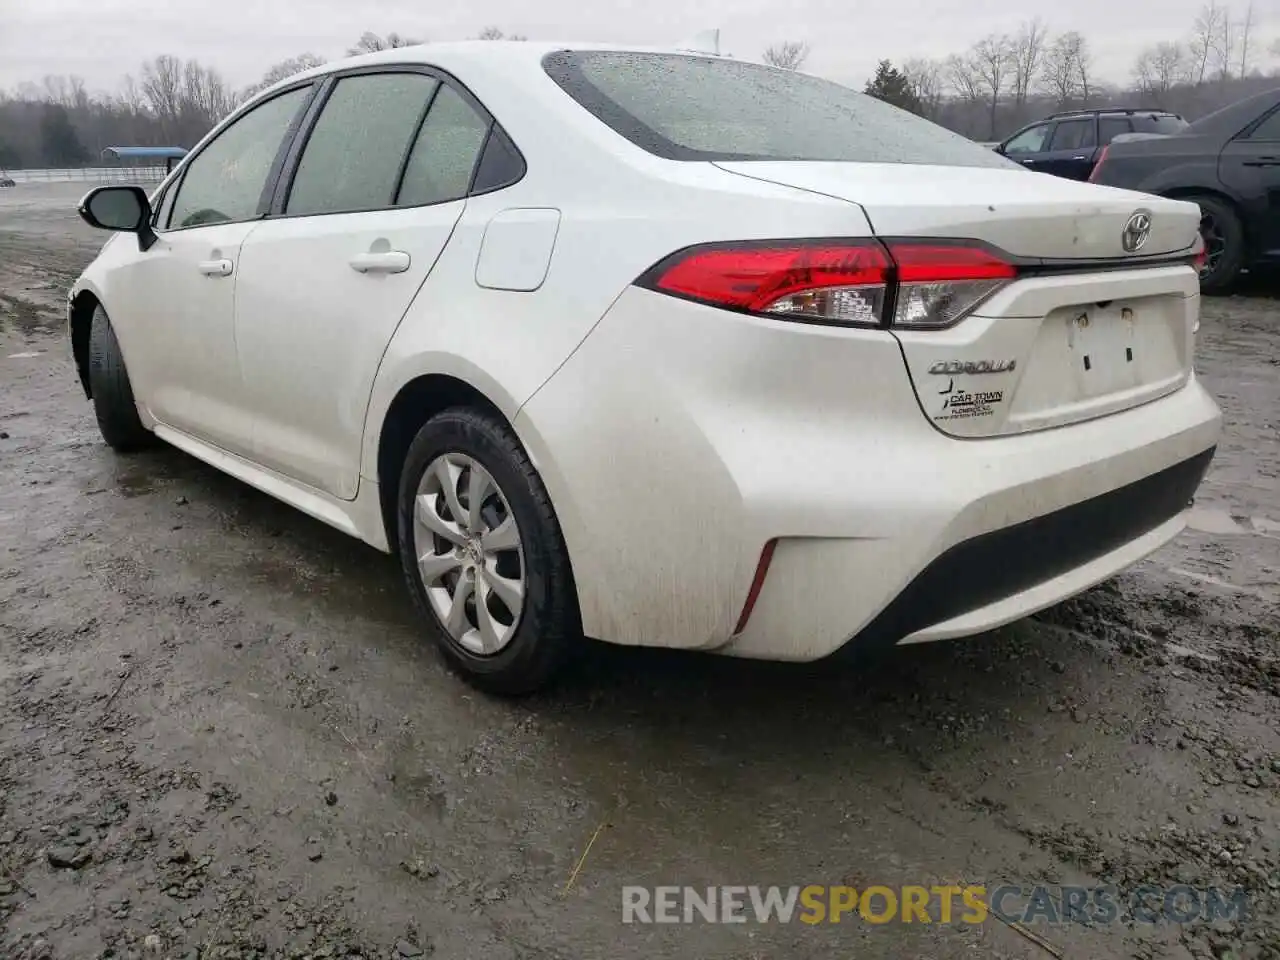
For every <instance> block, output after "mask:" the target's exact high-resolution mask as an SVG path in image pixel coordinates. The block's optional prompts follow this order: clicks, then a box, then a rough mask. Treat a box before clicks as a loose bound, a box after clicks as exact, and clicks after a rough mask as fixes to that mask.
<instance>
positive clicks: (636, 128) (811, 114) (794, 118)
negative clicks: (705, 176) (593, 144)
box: [543, 50, 1010, 168]
mask: <svg viewBox="0 0 1280 960" xmlns="http://www.w3.org/2000/svg"><path fill="white" fill-rule="evenodd" d="M543 68H544V69H545V70H546V72H547V74H548V75H549V76H550V77H551V78H552V79H553V80H554V81H555V82H556V83H557V84H558V85H559V86H560V88H561V89H562V90H564V91H565V93H567V94H568V95H569V96H570V97H572V98H573V99H574V100H575V101H577V103H578V104H579V105H580V106H582V107H583V108H584V109H586V110H587V111H588V112H589V113H591V114H592V115H593V116H594V117H595V118H596V119H597V120H600V121H602V122H603V123H605V124H607V125H608V126H609V127H610V128H611V129H612V130H613V131H614V132H615V133H618V134H620V135H621V136H623V137H625V138H626V139H628V140H630V141H631V142H632V143H633V144H635V145H636V146H638V147H641V148H642V149H644V150H647V151H649V152H650V153H653V154H656V155H657V156H660V157H665V158H666V159H669V160H828V161H853V162H864V163H920V164H945V165H948V166H961V167H1004V168H1008V167H1009V166H1010V162H1009V161H1008V160H1006V159H1005V158H1004V157H1002V156H1000V155H999V154H997V153H995V152H994V151H992V150H988V149H986V148H985V147H982V146H979V145H978V144H976V143H974V142H973V141H972V140H969V139H968V138H967V137H962V136H960V135H959V134H957V133H952V132H951V131H950V130H946V129H944V128H943V127H940V126H938V125H937V124H934V123H930V122H929V121H928V120H924V119H921V118H920V117H917V116H914V115H913V114H910V113H907V112H906V111H905V110H899V109H898V108H897V107H892V106H890V105H889V104H887V103H884V102H882V101H880V100H877V99H875V98H874V97H869V96H867V95H865V94H862V93H857V92H855V91H853V90H850V89H849V88H848V87H842V86H840V85H839V84H835V83H831V82H830V81H827V80H820V79H818V78H817V77H810V76H806V75H804V74H801V73H796V72H795V71H792V70H778V69H775V68H772V67H766V66H763V65H760V64H752V63H744V62H743V61H741V60H728V59H723V58H719V57H698V56H689V55H680V54H663V53H633V52H622V51H604V50H591V51H586V50H579V51H562V52H558V53H553V54H549V55H548V56H547V57H546V58H544V60H543Z"/></svg>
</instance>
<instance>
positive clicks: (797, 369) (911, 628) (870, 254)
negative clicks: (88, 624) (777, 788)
mask: <svg viewBox="0 0 1280 960" xmlns="http://www.w3.org/2000/svg"><path fill="white" fill-rule="evenodd" d="M80 209H81V214H82V216H83V217H84V218H85V219H86V220H87V221H88V222H89V223H91V224H94V225H95V226H99V227H102V228H104V229H107V230H114V231H117V233H116V235H115V236H114V237H112V238H111V239H110V240H109V241H108V242H107V244H106V245H105V246H104V248H103V250H102V252H101V254H100V255H99V256H98V258H97V259H96V260H95V261H94V262H93V263H92V264H91V265H90V266H89V268H88V269H87V270H86V271H85V272H84V275H83V276H82V277H81V278H80V279H79V280H78V281H77V282H76V283H75V285H74V287H73V288H72V289H71V291H70V300H69V325H70V338H71V344H72V348H73V352H74V355H75V359H76V363H77V366H78V369H79V373H80V378H81V381H82V382H83V384H84V389H85V392H86V394H87V395H88V396H89V397H90V398H91V399H92V402H93V405H94V409H95V411H96V413H97V418H98V422H99V424H100V425H101V429H102V434H103V436H104V438H105V439H106V441H107V443H109V444H110V445H111V446H112V447H114V448H116V449H117V450H120V451H128V450H133V449H136V448H138V447H141V446H142V445H144V444H145V443H146V442H148V441H150V440H151V439H152V438H153V437H158V438H159V439H161V440H163V441H165V442H167V443H169V444H172V445H174V446H176V447H179V448H180V449H182V450H185V451H187V452H188V453H190V454H192V455H194V456H196V457H198V458H200V459H202V460H205V461H207V462H208V463H210V464H213V465H214V466H216V467H217V468H219V469H220V470H224V471H226V472H227V473H229V474H231V475H233V476H235V477H238V478H240V479H241V480H243V481H245V482H247V483H250V484H252V485H254V486H256V487H258V488H260V489H262V490H264V491H266V492H267V493H269V494H271V495H272V496H274V497H277V498H279V499H280V500H282V501H284V502H285V503H287V504H290V505H292V506H294V507H296V508H298V509H300V510H302V511H305V512H306V513H308V514H311V515H312V516H314V517H317V518H319V519H320V520H322V521H324V522H326V523H328V524H331V525H333V526H334V527H337V528H338V529H340V530H344V531H346V532H347V533H349V534H350V535H352V536H353V537H357V538H359V539H361V540H363V541H365V542H366V543H368V544H371V545H372V546H374V547H376V548H378V549H379V550H383V551H388V552H395V553H397V554H398V555H399V557H400V558H401V560H402V563H403V568H404V574H405V577H406V579H407V582H408V587H409V592H410V593H411V594H412V596H413V599H414V600H415V601H416V602H417V605H418V606H419V607H420V609H421V613H422V617H423V620H424V623H425V626H426V630H427V632H429V633H430V634H431V635H432V636H433V637H434V639H435V640H436V641H437V642H438V644H439V647H440V649H441V650H442V651H443V652H444V654H445V656H446V658H447V660H448V661H449V662H450V663H451V664H452V665H453V666H454V667H455V668H457V669H459V670H460V671H461V672H462V673H463V674H464V675H465V676H466V677H468V678H469V679H470V680H471V681H473V682H475V683H477V684H478V685H480V686H482V687H484V688H486V689H490V690H494V691H499V692H506V693H520V692H526V691H529V690H532V689H534V688H536V687H538V686H539V685H541V684H542V683H544V682H545V681H547V680H548V679H549V678H550V677H551V676H552V674H553V673H554V672H555V670H556V668H557V667H558V666H559V665H561V664H562V663H563V662H564V660H565V657H566V655H567V654H568V653H569V652H570V651H571V650H572V649H573V647H574V645H575V644H576V643H577V642H578V641H580V640H581V638H582V637H583V636H584V635H585V636H587V637H593V638H598V639H602V640H607V641H611V642H614V643H620V644H633V645H654V646H664V647H679V648H685V649H692V650H704V651H715V652H717V653H722V654H728V655H732V656H740V657H758V658H768V659H776V660H815V659H818V658H822V657H826V656H828V655H831V654H833V653H835V652H836V651H839V650H841V649H842V648H850V649H855V648H856V649H866V648H874V647H878V646H884V645H893V644H899V643H916V642H921V641H928V640H940V639H944V638H951V637H959V636H965V635H970V634H975V633H979V632H981V631H984V630H988V629H990V628H993V627H996V626H999V625H1001V624H1004V623H1008V622H1010V621H1012V620H1015V619H1017V618H1019V617H1023V616H1025V615H1027V614H1029V613H1032V612H1034V611H1036V610H1039V609H1042V608H1044V607H1046V606H1049V605H1050V604H1053V603H1056V602H1058V601H1060V600H1062V599H1064V598H1066V597H1069V596H1071V595H1073V594H1075V593H1078V592H1079V591H1081V590H1084V589H1085V588H1087V587H1089V586H1091V585H1093V584H1095V583H1097V582H1099V581H1101V580H1103V579H1105V578H1107V577H1110V576H1112V575H1113V574H1115V573H1117V572H1118V571H1120V570H1122V569H1124V568H1125V567H1127V566H1129V565H1130V564H1132V563H1134V562H1135V561H1137V560H1138V559H1140V558H1141V557H1143V556H1145V555H1147V554H1149V553H1150V552H1151V551H1153V550H1155V549H1156V548H1157V547H1159V546H1160V545H1161V544H1163V543H1165V542H1166V541H1168V540H1169V539H1170V538H1172V537H1174V536H1175V535H1176V534H1177V533H1178V532H1179V531H1180V530H1181V529H1182V528H1183V526H1184V522H1185V509H1186V507H1187V506H1188V503H1189V502H1190V500H1191V498H1192V496H1193V494H1194V493H1195V491H1196V488H1197V486H1198V485H1199V483H1200V480H1201V478H1202V476H1203V475H1204V473H1205V470H1206V468H1207V467H1208V465H1209V462H1210V460H1211V459H1212V457H1213V452H1214V449H1215V445H1216V444H1217V441H1218V437H1219V431H1220V423H1221V415H1220V412H1219V410H1218V408H1217V406H1216V405H1215V403H1214V401H1213V400H1212V399H1211V398H1210V397H1209V396H1208V394H1206V392H1205V391H1204V389H1203V388H1202V387H1201V386H1200V385H1199V384H1198V383H1197V381H1196V378H1195V375H1194V373H1193V370H1192V354H1193V345H1194V339H1195V333H1196V330H1197V327H1198V314H1199V288H1198V282H1197V271H1196V262H1197V260H1198V258H1199V257H1200V255H1201V249H1202V244H1201V243H1200V241H1199V237H1198V232H1197V226H1198V222H1199V211H1198V208H1197V207H1196V206H1195V205H1194V204H1192V203H1186V202H1181V201H1177V200H1168V199H1163V198H1159V197H1154V196H1147V195H1143V194H1137V193H1131V192H1128V191H1122V190H1116V189H1110V188H1105V187H1099V186H1095V185H1091V184H1086V183H1076V182H1073V181H1069V180H1064V179H1058V178H1056V177H1051V176H1047V175H1044V174H1037V173H1031V172H1028V171H1026V170H1024V169H1022V168H1021V167H1019V166H1017V165H1015V164H1014V163H1012V162H1010V161H1008V160H1006V159H1004V158H1003V157H1001V156H999V155H997V154H995V153H993V152H992V151H990V150H987V149H984V148H983V147H981V146H979V145H978V144H975V143H972V142H970V141H969V140H966V139H965V138H963V137H960V136H958V135H955V134H952V133H950V132H948V131H946V130H944V129H942V128H940V127H938V126H935V125H933V124H931V123H928V122H926V121H924V120H921V119H919V118H917V117H914V116H912V115H910V114H908V113H905V112H902V111H900V110H897V109H895V108H893V107H890V106H887V105H886V104H883V103H881V102H879V101H877V100H874V99H871V98H868V97H866V96H863V95H862V94H859V93H855V92H853V91H851V90H849V89H846V88H844V87H841V86H838V85H835V84H832V83H828V82H826V81H823V80H819V79H816V78H813V77H809V76H803V75H800V74H796V73H793V72H787V71H783V70H777V69H773V68H770V67H765V66H760V65H755V64H750V63H744V62H741V61H736V60H732V59H725V58H720V57H716V56H704V55H695V54H687V53H678V52H672V51H663V50H639V49H634V48H617V47H608V46H601V45H589V46H572V45H571V46H565V45H551V44H539V43H530V42H524V43H501V42H481V43H459V44H431V45H426V46H420V47H412V48H402V49H397V50H388V51H385V52H382V53H378V54H373V55H369V56H364V57H360V58H357V59H352V60H347V61H343V62H341V63H336V64H330V65H328V66H326V67H322V68H319V69H316V70H312V71H309V72H307V73H303V74H299V75H298V76H295V77H293V78H291V79H289V80H286V81H284V82H282V83H281V84H279V85H277V86H275V87H273V88H272V89H270V90H267V91H265V92H264V93H261V94H259V95H258V96H256V97H255V98H254V99H253V100H252V101H251V102H249V103H247V104H245V105H244V106H242V107H241V108H239V109H238V110H237V111H236V112H235V113H234V114H233V115H232V116H230V117H228V118H227V119H226V120H225V121H223V122H222V123H221V124H219V126H218V127H217V128H216V129H214V130H213V131H212V132H211V133H210V134H209V135H208V136H207V137H205V138H204V140H202V141H201V142H200V143H199V144H198V145H197V146H196V147H195V148H194V149H193V150H192V151H191V152H190V154H189V155H188V156H187V157H186V158H185V159H184V161H183V162H182V164H181V165H180V166H178V168H177V169H176V170H175V171H174V172H173V174H172V175H171V176H169V177H168V178H167V179H166V180H165V182H164V183H163V184H162V185H161V186H160V187H159V188H158V189H157V190H156V191H155V192H154V193H153V194H152V195H151V196H149V197H148V196H147V195H146V194H145V193H144V192H143V191H141V190H139V189H138V188H135V187H121V186H112V187H102V188H99V189H96V190H94V191H92V192H90V193H89V194H88V195H87V196H86V197H85V199H84V200H83V201H82V204H81V208H80Z"/></svg>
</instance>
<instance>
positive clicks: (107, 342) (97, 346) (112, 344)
mask: <svg viewBox="0 0 1280 960" xmlns="http://www.w3.org/2000/svg"><path fill="white" fill-rule="evenodd" d="M89 391H90V393H92V395H93V412H94V413H95V414H96V415H97V418H98V430H99V431H101V433H102V439H103V440H105V441H107V444H108V445H109V446H111V448H112V449H114V450H116V451H118V452H120V453H131V452H133V451H134V450H141V449H142V448H144V447H146V446H149V445H150V444H151V441H152V436H151V434H150V432H148V430H147V428H146V427H144V426H143V425H142V419H141V418H140V417H139V416H138V405H137V404H136V403H135V402H134V399H133V387H132V385H131V384H130V383H129V372H128V370H126V369H125V365H124V356H123V355H122V354H121V353H120V342H119V341H118V340H117V339H116V332H115V330H113V329H112V328H111V320H110V319H109V318H108V317H107V311H105V310H103V309H102V306H101V305H99V306H98V307H97V309H95V310H94V311H93V319H92V321H91V325H90V328H89Z"/></svg>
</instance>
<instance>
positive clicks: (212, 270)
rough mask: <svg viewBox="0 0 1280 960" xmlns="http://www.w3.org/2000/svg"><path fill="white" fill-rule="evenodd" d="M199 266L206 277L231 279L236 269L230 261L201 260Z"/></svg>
mask: <svg viewBox="0 0 1280 960" xmlns="http://www.w3.org/2000/svg"><path fill="white" fill-rule="evenodd" d="M197 266H198V268H199V270H200V272H201V273H203V274H204V275H205V276H206V277H229V276H231V271H232V270H233V269H234V267H233V265H232V263H231V261H230V260H201V261H200V263H199V264H197Z"/></svg>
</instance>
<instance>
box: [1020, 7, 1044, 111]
mask: <svg viewBox="0 0 1280 960" xmlns="http://www.w3.org/2000/svg"><path fill="white" fill-rule="evenodd" d="M1048 39H1049V30H1048V28H1047V27H1046V26H1045V25H1044V23H1043V22H1041V20H1040V19H1039V18H1038V17H1037V18H1035V19H1033V20H1028V21H1027V22H1026V23H1024V24H1023V25H1022V26H1021V27H1019V28H1018V32H1017V33H1016V34H1015V35H1014V37H1013V47H1012V50H1011V54H1012V60H1013V102H1014V105H1015V107H1016V108H1017V110H1018V117H1019V119H1021V116H1022V108H1023V106H1024V105H1025V104H1026V102H1027V95H1028V94H1029V93H1030V92H1031V86H1032V84H1033V83H1035V79H1036V75H1037V73H1038V72H1039V70H1040V62H1041V61H1042V60H1043V59H1044V47H1045V41H1047V40H1048Z"/></svg>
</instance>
